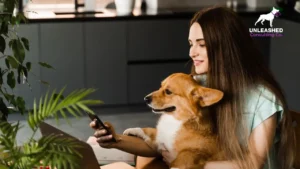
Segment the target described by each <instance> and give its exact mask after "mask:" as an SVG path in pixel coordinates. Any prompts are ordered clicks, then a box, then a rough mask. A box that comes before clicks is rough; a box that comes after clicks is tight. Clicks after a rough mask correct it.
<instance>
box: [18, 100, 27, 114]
mask: <svg viewBox="0 0 300 169" xmlns="http://www.w3.org/2000/svg"><path fill="white" fill-rule="evenodd" d="M16 101H17V106H18V109H19V111H20V112H21V114H22V115H23V114H24V113H25V110H26V108H25V101H24V99H23V98H22V97H19V96H18V97H17V100H16Z"/></svg>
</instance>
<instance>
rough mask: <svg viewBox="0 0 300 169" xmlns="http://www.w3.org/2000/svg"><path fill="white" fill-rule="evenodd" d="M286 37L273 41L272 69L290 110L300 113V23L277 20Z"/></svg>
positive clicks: (277, 25)
mask: <svg viewBox="0 0 300 169" xmlns="http://www.w3.org/2000/svg"><path fill="white" fill-rule="evenodd" d="M276 27H282V28H283V30H284V36H283V37H280V38H273V39H272V40H271V50H270V52H271V55H270V68H271V69H272V71H273V73H274V75H275V77H276V78H277V80H278V82H279V83H280V85H281V86H282V88H283V89H284V92H285V95H286V98H287V101H288V104H289V107H290V109H293V110H296V111H299V112H300V99H299V97H300V66H299V63H300V50H299V41H300V32H299V30H300V23H296V22H292V21H287V20H276Z"/></svg>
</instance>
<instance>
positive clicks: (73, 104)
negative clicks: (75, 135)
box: [28, 89, 102, 130]
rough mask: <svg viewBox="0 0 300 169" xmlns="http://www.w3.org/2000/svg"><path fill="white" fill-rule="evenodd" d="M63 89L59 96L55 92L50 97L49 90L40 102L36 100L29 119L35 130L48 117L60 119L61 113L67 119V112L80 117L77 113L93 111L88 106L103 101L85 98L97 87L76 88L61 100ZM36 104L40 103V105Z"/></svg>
mask: <svg viewBox="0 0 300 169" xmlns="http://www.w3.org/2000/svg"><path fill="white" fill-rule="evenodd" d="M63 91H64V89H62V90H61V91H60V93H59V94H58V96H57V97H54V95H55V93H54V92H53V93H52V95H51V97H50V98H49V97H48V92H47V94H46V96H45V97H44V98H43V97H41V99H40V100H39V103H38V104H37V103H36V101H34V106H33V112H31V113H30V114H29V119H28V123H29V126H30V127H31V128H32V129H33V130H35V129H36V128H37V127H38V126H39V124H40V122H42V121H44V120H45V119H46V118H49V117H55V119H56V120H57V121H58V113H60V114H61V115H62V116H63V118H64V119H67V115H66V113H65V112H68V113H69V114H70V115H73V116H75V117H78V115H77V114H79V115H81V111H88V112H90V113H93V111H92V110H91V109H90V108H88V106H89V105H97V104H100V103H102V102H101V101H100V100H84V98H85V97H86V96H88V95H89V94H91V93H93V92H94V91H95V89H81V90H76V91H73V92H72V93H71V94H69V95H68V96H66V97H65V98H64V99H62V100H60V98H61V97H60V96H62V93H63ZM36 105H39V107H37V106H36Z"/></svg>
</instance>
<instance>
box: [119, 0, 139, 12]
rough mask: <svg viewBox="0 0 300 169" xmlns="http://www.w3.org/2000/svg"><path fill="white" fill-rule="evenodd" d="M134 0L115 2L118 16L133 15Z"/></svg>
mask: <svg viewBox="0 0 300 169" xmlns="http://www.w3.org/2000/svg"><path fill="white" fill-rule="evenodd" d="M134 2H135V1H134V0H115V5H116V10H117V14H118V15H129V14H131V12H132V10H133V7H134Z"/></svg>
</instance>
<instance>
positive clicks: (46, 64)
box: [39, 62, 54, 69]
mask: <svg viewBox="0 0 300 169" xmlns="http://www.w3.org/2000/svg"><path fill="white" fill-rule="evenodd" d="M39 64H40V65H41V66H42V67H45V68H48V69H54V68H53V67H52V66H51V65H49V64H48V63H45V62H39Z"/></svg>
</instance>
